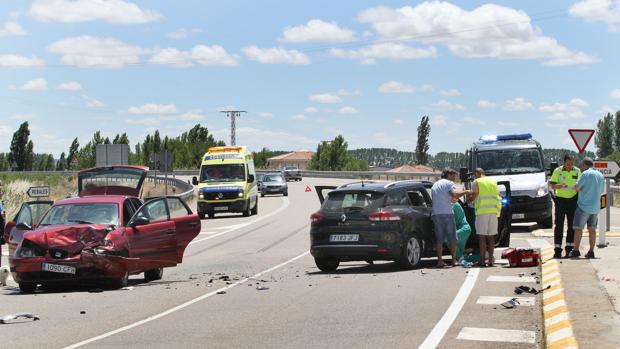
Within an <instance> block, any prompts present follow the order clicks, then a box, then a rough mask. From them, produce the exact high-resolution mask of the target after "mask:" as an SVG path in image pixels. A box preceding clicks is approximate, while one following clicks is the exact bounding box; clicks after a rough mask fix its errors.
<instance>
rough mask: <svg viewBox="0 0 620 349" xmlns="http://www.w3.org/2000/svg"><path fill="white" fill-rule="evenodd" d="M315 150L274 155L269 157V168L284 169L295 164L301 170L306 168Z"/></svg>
mask: <svg viewBox="0 0 620 349" xmlns="http://www.w3.org/2000/svg"><path fill="white" fill-rule="evenodd" d="M313 155H314V152H312V151H309V150H300V151H294V152H292V153H288V154H283V155H279V156H274V157H272V158H269V159H267V168H270V169H282V168H284V167H286V166H295V167H297V168H299V169H300V170H306V169H307V168H308V163H309V162H310V160H311V159H312V156H313Z"/></svg>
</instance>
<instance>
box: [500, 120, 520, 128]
mask: <svg viewBox="0 0 620 349" xmlns="http://www.w3.org/2000/svg"><path fill="white" fill-rule="evenodd" d="M497 125H498V126H501V127H515V126H517V123H516V122H512V121H498V122H497Z"/></svg>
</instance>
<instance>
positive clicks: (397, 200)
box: [310, 181, 435, 271]
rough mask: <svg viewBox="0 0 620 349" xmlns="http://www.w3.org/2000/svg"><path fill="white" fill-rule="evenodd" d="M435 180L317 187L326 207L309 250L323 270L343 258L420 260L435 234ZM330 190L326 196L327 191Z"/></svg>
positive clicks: (408, 264) (316, 219)
mask: <svg viewBox="0 0 620 349" xmlns="http://www.w3.org/2000/svg"><path fill="white" fill-rule="evenodd" d="M431 186H432V183H430V182H420V181H401V182H394V183H389V184H386V183H373V182H365V183H362V182H360V183H351V184H347V185H343V186H340V187H337V188H336V187H316V190H317V193H318V194H319V198H320V199H321V202H322V205H321V208H320V210H319V211H317V212H316V213H314V214H312V216H311V221H312V224H311V230H310V242H311V247H310V252H311V253H312V256H313V257H314V259H315V262H316V265H317V267H318V268H319V269H321V270H322V271H334V270H336V269H337V268H338V265H339V264H340V262H341V261H372V260H394V261H397V262H398V263H400V264H401V265H402V266H403V267H405V268H407V269H411V268H415V267H417V266H418V265H419V264H420V260H421V258H422V256H424V255H425V252H427V251H430V250H431V248H430V247H432V246H433V245H434V243H435V241H434V240H435V238H434V234H433V230H432V229H433V228H432V222H431V207H432V204H431V197H430V195H429V192H428V191H427V189H429V188H430V187H431ZM325 190H331V191H330V192H329V193H328V194H327V196H324V195H323V191H325Z"/></svg>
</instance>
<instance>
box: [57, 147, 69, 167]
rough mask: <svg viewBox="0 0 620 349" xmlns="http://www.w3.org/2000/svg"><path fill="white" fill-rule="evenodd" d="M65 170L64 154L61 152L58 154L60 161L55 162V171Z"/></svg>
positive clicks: (65, 160)
mask: <svg viewBox="0 0 620 349" xmlns="http://www.w3.org/2000/svg"><path fill="white" fill-rule="evenodd" d="M66 169H67V159H66V157H65V152H64V151H63V152H62V153H61V154H60V159H58V161H57V162H56V171H64V170H66Z"/></svg>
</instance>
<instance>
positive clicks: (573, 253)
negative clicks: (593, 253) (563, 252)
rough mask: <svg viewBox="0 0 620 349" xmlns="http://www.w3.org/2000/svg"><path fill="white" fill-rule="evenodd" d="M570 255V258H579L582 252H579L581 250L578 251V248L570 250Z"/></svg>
mask: <svg viewBox="0 0 620 349" xmlns="http://www.w3.org/2000/svg"><path fill="white" fill-rule="evenodd" d="M568 257H570V258H579V257H581V253H579V251H577V250H572V251H570V254H569V255H568Z"/></svg>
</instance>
